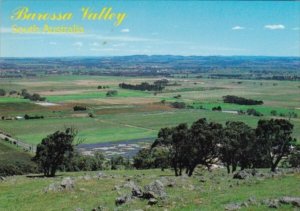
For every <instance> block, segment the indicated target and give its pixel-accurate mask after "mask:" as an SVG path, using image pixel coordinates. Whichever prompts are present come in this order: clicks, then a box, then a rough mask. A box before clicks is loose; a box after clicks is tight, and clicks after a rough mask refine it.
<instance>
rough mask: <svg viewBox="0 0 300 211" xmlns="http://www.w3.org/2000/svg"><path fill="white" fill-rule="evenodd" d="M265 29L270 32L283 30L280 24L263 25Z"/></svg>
mask: <svg viewBox="0 0 300 211" xmlns="http://www.w3.org/2000/svg"><path fill="white" fill-rule="evenodd" d="M265 28H266V29H270V30H276V29H285V26H284V25H282V24H270V25H265Z"/></svg>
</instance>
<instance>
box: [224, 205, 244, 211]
mask: <svg viewBox="0 0 300 211" xmlns="http://www.w3.org/2000/svg"><path fill="white" fill-rule="evenodd" d="M240 209H241V205H240V204H237V203H233V204H227V205H225V210H229V211H234V210H240Z"/></svg>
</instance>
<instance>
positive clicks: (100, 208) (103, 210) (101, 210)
mask: <svg viewBox="0 0 300 211" xmlns="http://www.w3.org/2000/svg"><path fill="white" fill-rule="evenodd" d="M107 210H108V208H106V207H103V206H98V207H95V208H93V209H92V211H107Z"/></svg>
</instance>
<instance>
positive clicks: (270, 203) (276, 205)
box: [263, 199, 279, 209]
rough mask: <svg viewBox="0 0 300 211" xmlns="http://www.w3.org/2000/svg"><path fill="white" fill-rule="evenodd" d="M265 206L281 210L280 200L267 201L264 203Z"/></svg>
mask: <svg viewBox="0 0 300 211" xmlns="http://www.w3.org/2000/svg"><path fill="white" fill-rule="evenodd" d="M263 204H265V205H266V206H268V207H269V208H275V209H277V208H279V200H277V199H267V200H264V201H263Z"/></svg>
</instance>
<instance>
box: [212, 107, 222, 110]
mask: <svg viewBox="0 0 300 211" xmlns="http://www.w3.org/2000/svg"><path fill="white" fill-rule="evenodd" d="M212 111H222V108H221V106H217V107H213V108H212Z"/></svg>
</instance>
